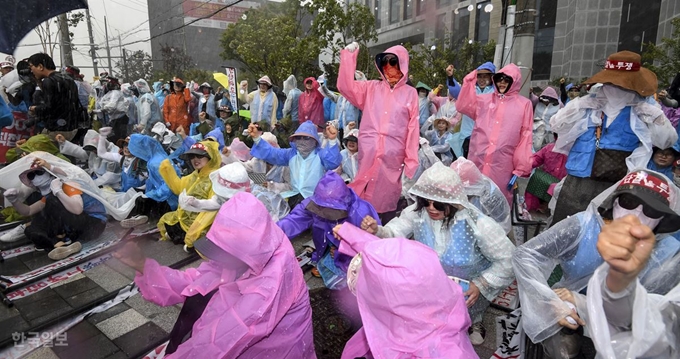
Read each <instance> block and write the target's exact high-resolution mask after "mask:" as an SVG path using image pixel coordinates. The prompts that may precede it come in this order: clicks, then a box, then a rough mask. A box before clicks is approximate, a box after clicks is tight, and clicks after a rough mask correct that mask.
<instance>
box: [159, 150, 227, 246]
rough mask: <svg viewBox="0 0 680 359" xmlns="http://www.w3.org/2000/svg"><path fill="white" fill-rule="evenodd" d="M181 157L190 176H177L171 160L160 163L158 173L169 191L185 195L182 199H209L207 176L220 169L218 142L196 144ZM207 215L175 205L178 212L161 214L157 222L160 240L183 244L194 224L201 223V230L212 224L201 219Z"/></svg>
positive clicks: (209, 183) (210, 185) (210, 195)
mask: <svg viewBox="0 0 680 359" xmlns="http://www.w3.org/2000/svg"><path fill="white" fill-rule="evenodd" d="M181 157H182V159H183V160H185V161H188V162H189V163H190V164H191V166H192V167H193V168H194V171H193V172H192V173H191V174H189V175H187V176H184V177H182V178H180V177H178V176H177V174H176V172H175V169H174V168H173V166H172V163H171V162H170V160H164V161H163V162H161V165H160V169H159V170H160V174H161V176H162V177H163V179H164V180H165V182H166V183H167V184H168V187H169V188H170V190H171V191H172V192H173V193H175V194H177V195H180V194H182V193H184V194H183V195H184V196H190V197H194V198H196V199H199V200H205V199H210V198H211V197H212V196H213V194H214V193H213V189H212V183H211V181H210V177H209V175H210V173H211V172H212V171H214V170H216V169H218V168H219V167H220V163H221V161H222V158H221V157H220V152H219V149H218V143H217V142H213V141H202V142H198V143H195V144H193V145H192V146H191V148H190V149H189V150H188V151H186V152H185V153H184V154H182V156H181ZM207 215H208V214H207V212H200V213H199V212H192V211H189V210H186V209H183V208H182V206H181V205H180V206H178V207H177V210H175V211H173V212H168V213H166V214H164V215H163V216H162V217H161V219H160V220H159V221H158V230H159V231H160V233H161V239H163V240H172V241H173V242H174V243H175V244H180V243H184V242H185V236H186V233H187V232H188V231H189V228H190V227H191V225H192V224H193V223H194V222H198V223H202V225H203V226H204V227H203V228H201V231H203V230H206V231H207V230H208V228H209V227H210V225H211V224H212V221H211V220H204V219H203V218H202V217H205V216H207ZM188 244H189V243H187V245H188Z"/></svg>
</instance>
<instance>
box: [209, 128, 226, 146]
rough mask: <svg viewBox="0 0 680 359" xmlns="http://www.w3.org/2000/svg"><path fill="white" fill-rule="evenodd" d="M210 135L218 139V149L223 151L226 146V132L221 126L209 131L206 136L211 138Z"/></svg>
mask: <svg viewBox="0 0 680 359" xmlns="http://www.w3.org/2000/svg"><path fill="white" fill-rule="evenodd" d="M209 137H211V138H214V139H216V140H217V143H218V144H219V147H218V149H219V150H220V151H222V149H223V148H224V133H222V130H221V129H219V128H216V129H214V130H212V131H210V132H208V133H207V134H206V135H205V138H209Z"/></svg>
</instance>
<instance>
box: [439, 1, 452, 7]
mask: <svg viewBox="0 0 680 359" xmlns="http://www.w3.org/2000/svg"><path fill="white" fill-rule="evenodd" d="M447 5H451V0H437V9H439V8H441V7H444V6H447Z"/></svg>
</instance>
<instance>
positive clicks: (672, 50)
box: [642, 17, 680, 88]
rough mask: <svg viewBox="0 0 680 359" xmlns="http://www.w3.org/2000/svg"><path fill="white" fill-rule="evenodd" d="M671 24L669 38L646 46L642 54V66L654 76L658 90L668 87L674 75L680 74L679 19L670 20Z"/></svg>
mask: <svg viewBox="0 0 680 359" xmlns="http://www.w3.org/2000/svg"><path fill="white" fill-rule="evenodd" d="M671 24H672V26H673V34H672V35H671V37H670V38H668V37H664V38H663V39H661V43H660V44H659V45H656V44H654V43H648V44H646V46H645V51H644V52H643V53H642V63H643V66H645V67H647V68H648V69H650V70H651V71H653V72H654V73H655V74H656V77H657V78H658V80H659V87H660V88H666V87H668V86H669V85H670V82H671V81H672V80H673V78H674V77H675V75H676V74H677V73H679V72H680V17H676V18H675V19H673V20H671Z"/></svg>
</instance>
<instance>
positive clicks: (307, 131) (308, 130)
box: [288, 121, 321, 147]
mask: <svg viewBox="0 0 680 359" xmlns="http://www.w3.org/2000/svg"><path fill="white" fill-rule="evenodd" d="M295 136H304V137H311V138H313V139H315V140H316V144H317V146H318V145H320V144H321V139H319V132H317V130H316V125H315V124H314V123H312V121H305V122H303V123H301V124H300V127H298V129H297V130H295V133H294V134H292V135H290V137H289V138H288V140H289V141H291V143H290V145H291V147H295V141H292V139H293V138H294V137H295Z"/></svg>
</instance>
